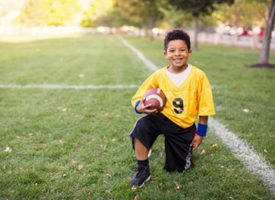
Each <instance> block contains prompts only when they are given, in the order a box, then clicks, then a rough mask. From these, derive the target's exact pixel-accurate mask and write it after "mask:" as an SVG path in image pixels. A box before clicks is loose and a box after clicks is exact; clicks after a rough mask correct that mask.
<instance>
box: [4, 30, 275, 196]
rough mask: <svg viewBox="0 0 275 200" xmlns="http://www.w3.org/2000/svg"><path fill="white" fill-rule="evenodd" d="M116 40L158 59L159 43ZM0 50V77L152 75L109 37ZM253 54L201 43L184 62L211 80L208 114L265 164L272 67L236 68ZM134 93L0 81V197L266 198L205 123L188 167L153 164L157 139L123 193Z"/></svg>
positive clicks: (130, 79) (121, 78)
mask: <svg viewBox="0 0 275 200" xmlns="http://www.w3.org/2000/svg"><path fill="white" fill-rule="evenodd" d="M125 38H126V39H127V41H128V42H129V43H131V44H132V45H134V46H135V47H136V48H138V49H139V50H140V51H142V52H143V53H144V54H145V56H146V57H147V58H149V59H150V60H151V61H152V62H153V63H155V64H156V65H157V66H160V67H162V66H164V65H166V64H167V61H166V60H165V58H164V57H163V56H162V53H163V50H162V49H163V47H162V41H160V40H155V41H149V40H146V39H141V38H135V37H125ZM0 54H1V56H0V85H4V84H18V85H25V84H70V85H118V84H122V85H129V84H136V85H139V84H141V83H142V82H143V80H144V79H145V78H146V77H147V76H148V75H150V74H151V73H152V72H151V71H150V70H149V69H147V68H146V67H145V65H144V63H142V61H140V60H139V59H138V58H137V56H136V55H135V54H134V53H133V52H131V51H130V50H129V49H128V48H127V47H125V46H124V45H123V44H122V43H121V41H120V40H118V38H117V37H116V36H115V35H106V36H103V35H91V36H82V37H72V38H60V39H47V40H39V41H32V42H24V43H5V42H0ZM258 58H259V55H258V53H257V52H253V51H250V50H245V49H237V48H231V47H223V46H211V45H206V44H201V45H200V51H198V52H194V53H193V56H192V59H191V61H190V62H191V63H193V64H194V65H197V66H198V67H199V68H201V69H203V70H204V71H205V72H206V74H207V76H208V78H209V80H210V82H211V83H212V85H214V89H213V93H214V99H215V106H216V111H217V115H216V116H215V119H218V120H219V121H220V122H222V123H223V124H224V125H226V126H227V128H228V129H229V130H231V131H233V132H234V133H236V134H237V135H238V136H239V137H240V138H242V139H244V140H245V141H246V142H247V143H248V144H249V145H250V146H251V147H253V148H254V149H255V151H256V152H257V153H259V154H261V155H262V156H264V157H265V159H266V160H267V161H268V162H269V163H270V164H271V166H272V168H273V169H274V168H275V153H274V152H275V147H274V145H272V144H274V137H275V134H274V133H275V129H274V127H275V120H274V113H275V102H274V98H275V93H274V89H273V86H274V85H275V71H274V70H272V69H250V68H246V67H244V66H245V65H249V64H254V63H256V62H257V61H258ZM270 61H271V63H275V56H274V55H272V56H271V59H270ZM135 91H136V89H135V88H132V89H129V88H128V89H127V88H125V89H98V90H74V89H56V90H50V89H3V88H2V89H0V111H1V112H0V124H1V126H0V199H89V198H90V199H134V198H136V199H137V198H138V199H173V200H174V199H200V200H201V199H217V200H220V199H272V198H274V196H273V194H272V193H271V191H270V190H269V188H268V187H267V186H266V185H264V183H263V181H262V179H261V178H260V177H259V176H257V175H253V174H252V173H251V172H250V171H248V170H247V169H246V167H245V165H244V164H243V163H242V162H241V161H239V160H238V159H236V158H234V156H233V155H232V154H231V152H230V150H229V149H228V148H226V147H225V145H224V144H222V143H221V141H220V140H219V138H218V137H217V136H216V135H215V134H214V133H213V132H212V131H211V130H210V131H209V132H208V136H207V138H206V139H205V140H204V143H203V144H202V145H201V146H200V148H199V149H198V151H196V152H195V153H194V159H195V167H194V168H192V169H190V170H189V171H187V172H184V173H167V172H165V171H164V170H163V169H162V168H163V164H164V157H165V155H164V147H163V137H159V138H158V140H157V142H156V144H155V145H154V151H153V154H152V156H151V158H150V163H151V172H152V180H151V181H150V182H149V183H147V184H146V185H145V186H144V187H143V188H141V189H138V190H137V191H132V190H131V188H130V185H129V181H130V179H131V178H132V176H133V175H134V172H135V166H136V161H135V157H134V152H133V150H132V149H131V144H130V140H129V138H128V134H129V132H130V131H131V129H132V127H133V124H134V123H135V121H136V119H137V118H138V117H140V116H139V115H137V114H135V112H134V111H133V108H132V107H131V105H130V99H131V97H132V95H134V93H135ZM243 109H248V110H249V112H244V111H243ZM213 144H215V145H213ZM7 147H9V148H7ZM203 150H204V151H205V154H202V153H201V152H202V151H203Z"/></svg>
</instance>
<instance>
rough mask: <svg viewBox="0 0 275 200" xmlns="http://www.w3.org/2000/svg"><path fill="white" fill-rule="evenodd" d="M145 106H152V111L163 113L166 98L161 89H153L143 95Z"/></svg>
mask: <svg viewBox="0 0 275 200" xmlns="http://www.w3.org/2000/svg"><path fill="white" fill-rule="evenodd" d="M143 97H144V98H145V102H144V104H145V105H148V104H151V106H150V107H149V108H150V109H157V110H158V111H161V110H162V109H163V107H164V105H165V103H166V97H165V95H164V93H163V92H162V90H161V89H160V88H152V89H149V90H147V91H146V93H145V94H144V95H143Z"/></svg>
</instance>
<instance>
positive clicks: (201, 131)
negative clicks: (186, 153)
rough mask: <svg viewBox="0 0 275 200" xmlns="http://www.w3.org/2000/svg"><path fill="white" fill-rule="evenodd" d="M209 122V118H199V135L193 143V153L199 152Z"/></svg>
mask: <svg viewBox="0 0 275 200" xmlns="http://www.w3.org/2000/svg"><path fill="white" fill-rule="evenodd" d="M207 121H208V116H199V125H198V130H197V134H196V135H195V137H194V138H193V140H192V142H191V147H192V148H193V151H196V150H197V148H198V147H199V146H200V144H201V143H202V140H203V137H204V136H205V135H206V131H207Z"/></svg>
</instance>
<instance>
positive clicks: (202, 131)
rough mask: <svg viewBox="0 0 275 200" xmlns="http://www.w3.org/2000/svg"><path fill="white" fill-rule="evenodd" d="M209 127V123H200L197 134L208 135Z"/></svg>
mask: <svg viewBox="0 0 275 200" xmlns="http://www.w3.org/2000/svg"><path fill="white" fill-rule="evenodd" d="M207 127H208V126H207V124H198V131H197V135H199V136H201V137H204V136H206V131H207Z"/></svg>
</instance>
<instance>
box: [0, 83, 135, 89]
mask: <svg viewBox="0 0 275 200" xmlns="http://www.w3.org/2000/svg"><path fill="white" fill-rule="evenodd" d="M0 88H6V89H31V88H40V89H76V90H84V89H93V90H96V89H104V88H107V89H125V88H138V85H53V84H43V85H34V84H32V85H0Z"/></svg>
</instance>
